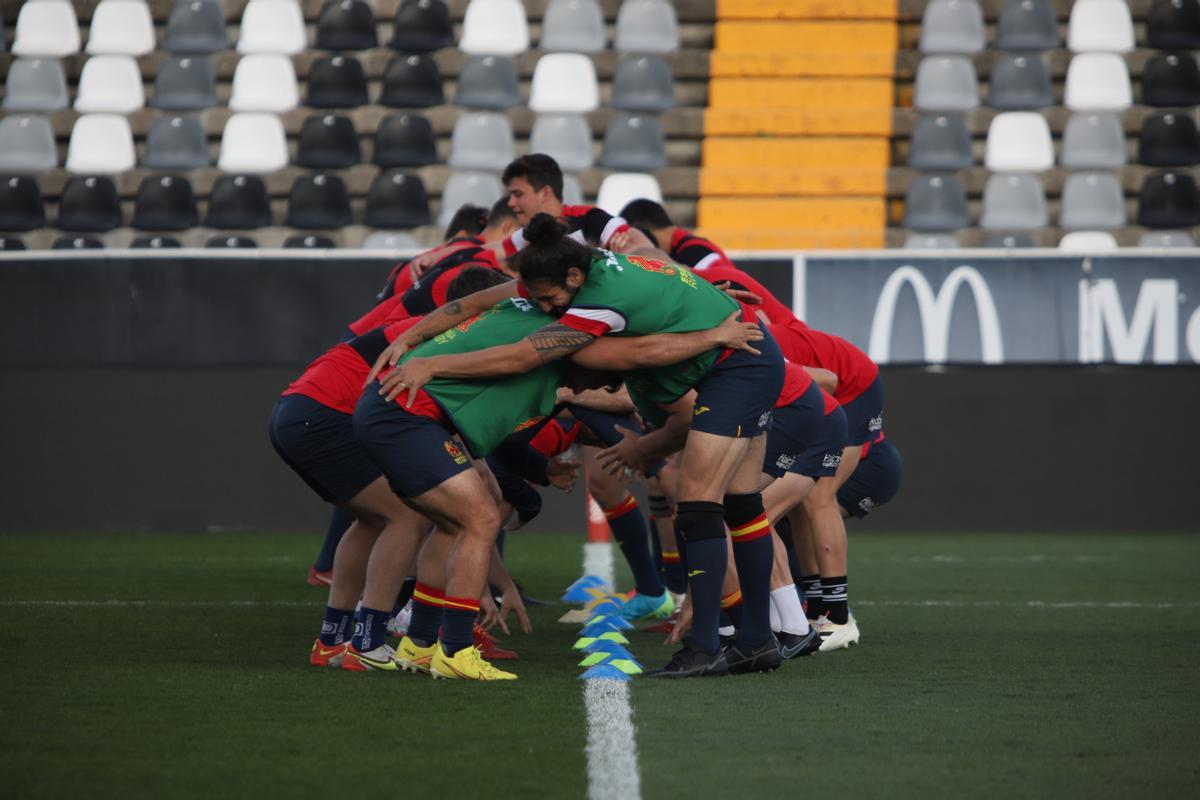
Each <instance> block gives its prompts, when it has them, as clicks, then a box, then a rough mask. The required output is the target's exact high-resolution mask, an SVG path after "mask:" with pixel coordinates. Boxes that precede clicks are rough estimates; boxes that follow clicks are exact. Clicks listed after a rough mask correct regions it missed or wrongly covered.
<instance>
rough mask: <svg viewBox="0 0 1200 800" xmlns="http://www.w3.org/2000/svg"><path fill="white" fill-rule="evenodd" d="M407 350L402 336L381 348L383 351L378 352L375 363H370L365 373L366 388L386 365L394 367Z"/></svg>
mask: <svg viewBox="0 0 1200 800" xmlns="http://www.w3.org/2000/svg"><path fill="white" fill-rule="evenodd" d="M407 352H408V343H407V342H405V341H404V337H403V336H401V337H400V338H398V339H396V341H394V342H392V343H391V344H389V345H388V346H387V347H385V348H383V352H382V353H380V354H379V358H377V359H375V363H374V364H372V365H371V371H370V372H368V373H367V381H366V383H364V384H363V387H364V388H366V387H367V386H369V385H370V384H371V381H373V380H375V378H376V377H377V376H378V375H379V373H380V372H382V371H383V370H384V369H385V368H387V367H394V366H396V364H398V363H399V362H400V359H401V358H403V357H404V354H405V353H407Z"/></svg>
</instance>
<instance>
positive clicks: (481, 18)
mask: <svg viewBox="0 0 1200 800" xmlns="http://www.w3.org/2000/svg"><path fill="white" fill-rule="evenodd" d="M458 49H459V50H462V51H463V52H464V53H470V54H482V55H500V56H515V55H517V54H518V53H524V52H525V51H526V50H528V49H529V22H528V21H527V20H526V19H525V6H523V5H521V3H520V0H471V4H470V5H469V6H467V13H466V14H465V15H464V16H463V32H462V38H461V39H460V40H459V42H458Z"/></svg>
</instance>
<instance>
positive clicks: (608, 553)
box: [583, 542, 642, 800]
mask: <svg viewBox="0 0 1200 800" xmlns="http://www.w3.org/2000/svg"><path fill="white" fill-rule="evenodd" d="M583 574H584V575H595V576H597V577H599V578H601V579H603V580H604V582H605V583H606V584H608V585H609V586H612V585H613V553H612V544H611V543H610V542H588V543H587V544H585V545H584V546H583ZM583 702H584V705H585V706H586V707H587V771H588V798H589V800H637V798H640V797H641V796H642V778H641V775H640V773H639V772H638V759H637V740H636V731H635V729H634V727H633V710H632V709H631V708H630V706H629V684H628V683H626V682H625V681H604V680H599V681H584V682H583Z"/></svg>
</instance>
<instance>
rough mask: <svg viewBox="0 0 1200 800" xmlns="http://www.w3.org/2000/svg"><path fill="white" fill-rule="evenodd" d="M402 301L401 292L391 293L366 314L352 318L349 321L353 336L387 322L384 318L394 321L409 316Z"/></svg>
mask: <svg viewBox="0 0 1200 800" xmlns="http://www.w3.org/2000/svg"><path fill="white" fill-rule="evenodd" d="M403 301H404V295H403V294H394V295H392V296H391V297H389V298H387V299H386V300H384V301H383V302H381V303H379V304H378V305H377V306H375V307H374V308H372V309H371V310H370V311H368V312H367V313H366V314H363V315H362V316H361V317H359V318H358V319H356V320H354V322H351V323H350V332H351V333H353V334H354V335H355V336H362V335H363V334H364V333H366V332H367V331H371V330H374V329H376V328H378V327H379V326H380V325H385V324H387V323H386V322H385V321H386V320H392V321H395V320H398V319H403V318H404V317H408V316H410V314H409V313H408V309H406V308H405V307H404V302H403ZM397 315H399V316H397Z"/></svg>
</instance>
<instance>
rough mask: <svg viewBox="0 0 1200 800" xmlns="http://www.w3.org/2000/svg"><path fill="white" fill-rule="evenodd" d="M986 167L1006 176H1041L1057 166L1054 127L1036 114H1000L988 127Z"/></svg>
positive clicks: (1030, 112)
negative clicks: (1021, 173) (1051, 130)
mask: <svg viewBox="0 0 1200 800" xmlns="http://www.w3.org/2000/svg"><path fill="white" fill-rule="evenodd" d="M984 164H985V165H986V166H987V168H988V169H990V170H996V171H1003V172H1040V171H1042V170H1047V169H1050V168H1051V167H1053V166H1054V142H1053V141H1052V140H1051V138H1050V125H1049V124H1048V123H1047V122H1046V118H1045V117H1043V116H1042V115H1041V114H1037V113H1034V112H1032V111H1007V112H1005V113H1003V114H997V115H996V116H995V117H993V118H992V123H991V125H989V126H988V136H987V147H986V149H985V151H984Z"/></svg>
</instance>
